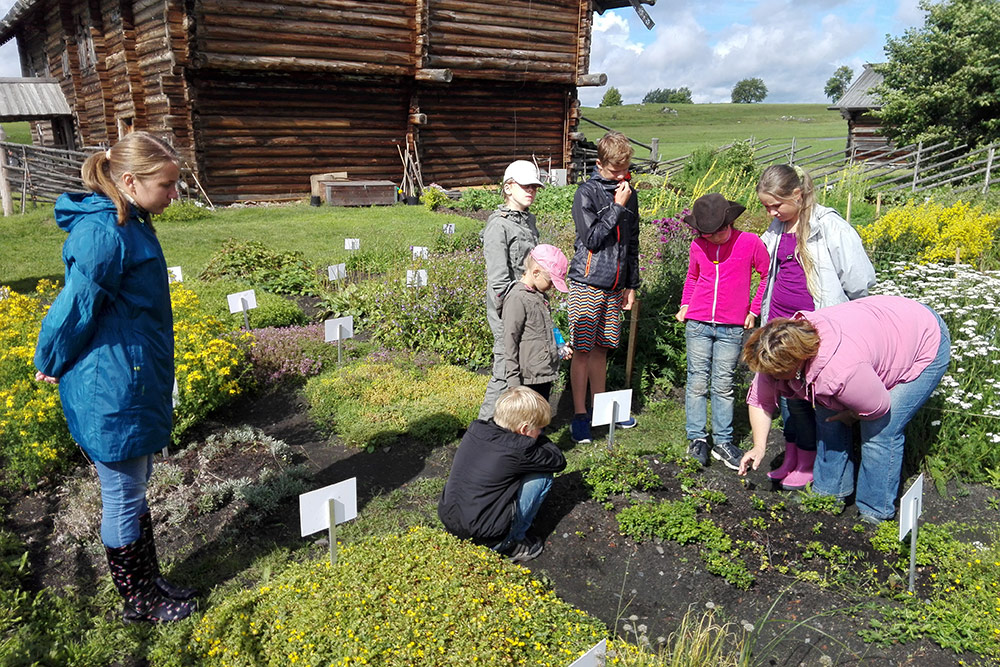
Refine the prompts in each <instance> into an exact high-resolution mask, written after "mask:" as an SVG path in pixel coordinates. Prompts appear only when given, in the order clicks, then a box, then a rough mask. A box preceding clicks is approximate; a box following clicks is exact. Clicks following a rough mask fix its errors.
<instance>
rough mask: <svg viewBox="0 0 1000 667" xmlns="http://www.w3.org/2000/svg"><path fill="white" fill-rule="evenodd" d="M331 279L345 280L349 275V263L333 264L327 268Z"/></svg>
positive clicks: (327, 273)
mask: <svg viewBox="0 0 1000 667" xmlns="http://www.w3.org/2000/svg"><path fill="white" fill-rule="evenodd" d="M326 275H327V276H329V278H330V280H331V281H333V280H343V279H344V278H346V277H347V264H331V265H330V266H328V267H327V268H326Z"/></svg>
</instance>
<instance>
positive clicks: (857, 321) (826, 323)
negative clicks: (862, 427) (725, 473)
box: [747, 296, 941, 419]
mask: <svg viewBox="0 0 1000 667" xmlns="http://www.w3.org/2000/svg"><path fill="white" fill-rule="evenodd" d="M795 318H796V319H800V318H804V319H806V320H808V321H809V322H811V323H812V325H813V326H815V327H816V331H817V333H818V334H819V340H820V342H819V352H818V353H817V355H816V356H815V357H814V358H813V359H812V360H810V361H808V362H806V365H805V372H804V373H803V376H804V377H803V379H801V380H777V379H775V378H773V377H771V376H768V375H762V374H761V373H757V374H756V375H755V376H754V379H753V382H752V383H751V384H750V392H749V394H748V395H747V404H748V405H752V406H756V407H758V408H760V409H762V410H764V411H765V412H767V413H768V414H771V415H773V414H774V413H775V412H776V411H777V407H778V396H779V395H780V396H785V397H787V398H801V399H805V400H809V401H812V402H813V404H814V405H815V404H817V403H818V404H819V405H822V406H824V407H827V408H829V409H831V410H836V411H838V412H839V411H841V410H850V411H852V412H854V413H855V414H857V415H859V416H860V417H861V418H863V419H878V418H879V417H881V416H883V415H884V414H886V413H887V412H888V411H889V406H890V401H889V390H890V389H892V388H893V387H895V386H896V385H897V384H900V383H902V382H911V381H913V380H915V379H916V378H917V376H919V375H920V374H921V373H922V372H923V371H924V369H925V368H927V366H929V365H930V363H931V362H932V361H933V360H934V358H935V357H936V356H937V351H938V346H939V345H940V344H941V328H940V327H939V326H938V322H937V318H935V317H934V314H933V313H932V312H931V311H930V310H929V309H928V308H927V307H926V306H924V305H923V304H921V303H919V302H917V301H913V300H911V299H906V298H903V297H901V296H869V297H865V298H862V299H857V300H855V301H848V302H846V303H842V304H839V305H836V306H830V307H829V308H821V309H820V310H817V311H815V312H812V313H804V312H801V311H800V312H798V313H795Z"/></svg>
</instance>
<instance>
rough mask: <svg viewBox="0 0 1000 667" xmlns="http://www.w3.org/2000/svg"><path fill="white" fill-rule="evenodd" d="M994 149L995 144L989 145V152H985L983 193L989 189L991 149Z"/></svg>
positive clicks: (991, 164)
mask: <svg viewBox="0 0 1000 667" xmlns="http://www.w3.org/2000/svg"><path fill="white" fill-rule="evenodd" d="M995 149H996V147H995V146H990V151H989V153H987V154H986V175H985V177H984V182H983V194H984V195H985V194H988V193H989V191H990V171H991V170H992V169H993V151H994V150H995Z"/></svg>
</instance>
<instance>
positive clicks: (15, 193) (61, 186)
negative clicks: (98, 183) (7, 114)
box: [0, 141, 211, 216]
mask: <svg viewBox="0 0 1000 667" xmlns="http://www.w3.org/2000/svg"><path fill="white" fill-rule="evenodd" d="M99 150H104V149H103V148H93V149H88V150H84V151H67V150H62V149H58V148H45V147H42V146H29V145H27V144H15V143H10V142H6V141H0V199H2V204H3V213H4V215H5V216H7V215H11V214H12V213H14V212H15V210H14V209H15V208H16V207H19V208H20V212H21V213H24V211H25V207H26V206H27V205H28V204H29V203H30V204H32V205H37V204H39V203H52V202H54V201H55V200H56V198H57V197H59V195H61V194H62V193H64V192H81V191H84V190H86V187H85V186H84V184H83V179H82V178H81V176H80V167H82V166H83V162H84V160H86V159H87V157H88V156H89V155H90V154H91V153H94V152H96V151H99ZM178 190H179V193H180V195H181V197H182V198H200V199H204V200H205V201H206V203H209V204H210V203H211V202H208V201H207V198H206V197H205V195H204V193H202V192H201V188H200V185H199V184H198V181H197V179H196V178H195V176H194V174H193V173H191V170H190V169H188V168H187V166H186V165H185V166H184V167H182V169H181V180H180V182H179V184H178Z"/></svg>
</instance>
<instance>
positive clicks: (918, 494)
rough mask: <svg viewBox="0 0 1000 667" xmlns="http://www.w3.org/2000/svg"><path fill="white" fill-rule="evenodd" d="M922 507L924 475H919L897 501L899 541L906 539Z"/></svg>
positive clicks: (915, 523)
mask: <svg viewBox="0 0 1000 667" xmlns="http://www.w3.org/2000/svg"><path fill="white" fill-rule="evenodd" d="M923 505H924V474H923V473H920V476H919V477H917V479H916V480H915V481H914V482H913V484H911V485H910V488H909V489H907V491H906V493H904V494H903V497H902V498H901V499H900V500H899V539H900V541H902V540H903V538H904V537H906V535H907V533H909V532H910V531H911V530H913V528H914V527H915V526H916V525H917V519H919V518H920V514H921V512H922V511H923V509H924V508H923Z"/></svg>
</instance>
